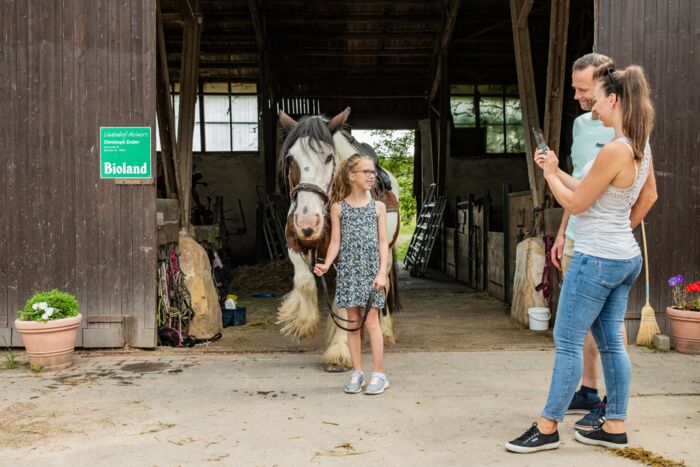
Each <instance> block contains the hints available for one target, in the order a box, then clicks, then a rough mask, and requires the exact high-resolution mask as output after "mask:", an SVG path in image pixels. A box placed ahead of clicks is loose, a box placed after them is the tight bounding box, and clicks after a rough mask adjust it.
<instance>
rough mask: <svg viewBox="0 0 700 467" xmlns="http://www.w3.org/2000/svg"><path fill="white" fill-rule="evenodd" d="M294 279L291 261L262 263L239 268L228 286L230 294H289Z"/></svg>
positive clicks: (234, 272)
mask: <svg viewBox="0 0 700 467" xmlns="http://www.w3.org/2000/svg"><path fill="white" fill-rule="evenodd" d="M293 278H294V266H293V265H292V263H291V261H288V260H278V261H263V262H260V263H258V264H255V265H252V266H240V267H238V268H236V269H235V270H234V271H233V280H232V281H231V285H230V286H229V290H230V291H231V292H232V293H235V294H240V293H242V292H248V293H256V292H278V293H279V292H283V293H286V292H289V290H290V289H291V286H290V284H291V283H292V280H293Z"/></svg>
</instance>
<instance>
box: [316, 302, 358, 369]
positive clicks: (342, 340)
mask: <svg viewBox="0 0 700 467" xmlns="http://www.w3.org/2000/svg"><path fill="white" fill-rule="evenodd" d="M333 312H334V313H335V314H336V315H338V316H340V317H341V318H347V317H348V315H347V312H346V311H345V308H336V306H335V303H333ZM326 327H327V329H326V336H327V337H326V351H325V352H323V357H322V360H323V366H324V369H325V370H326V371H330V372H335V371H345V370H347V369H348V368H352V360H351V358H350V348H349V347H348V334H347V331H344V330H342V329H340V328H339V327H338V326H336V325H335V323H334V322H333V320H332V319H330V317H329V318H328V319H327V320H326Z"/></svg>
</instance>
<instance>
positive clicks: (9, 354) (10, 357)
mask: <svg viewBox="0 0 700 467" xmlns="http://www.w3.org/2000/svg"><path fill="white" fill-rule="evenodd" d="M2 343H3V345H4V346H5V357H6V358H7V369H8V370H11V369H13V368H14V367H15V354H14V352H13V351H12V348H11V347H10V346H9V345H7V341H6V340H5V336H2Z"/></svg>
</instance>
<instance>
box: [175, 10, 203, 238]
mask: <svg viewBox="0 0 700 467" xmlns="http://www.w3.org/2000/svg"><path fill="white" fill-rule="evenodd" d="M183 3H184V4H186V5H189V2H187V1H184V2H183ZM183 13H184V14H185V26H184V28H183V31H182V62H181V65H180V113H179V120H178V128H177V135H178V138H177V140H178V144H177V149H178V166H179V174H178V178H179V183H178V186H179V188H180V193H179V197H180V226H181V228H182V229H183V230H184V231H188V230H189V226H190V204H191V200H192V142H193V136H194V113H195V110H196V109H195V103H196V100H197V83H198V76H199V42H200V39H201V36H202V27H201V26H202V18H201V16H199V15H194V18H195V19H194V20H192V19H191V18H190V17H189V16H188V14H187V11H183Z"/></svg>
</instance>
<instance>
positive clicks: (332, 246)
mask: <svg viewBox="0 0 700 467" xmlns="http://www.w3.org/2000/svg"><path fill="white" fill-rule="evenodd" d="M339 251H340V205H339V204H338V203H333V205H332V206H331V241H330V243H329V244H328V251H326V260H325V261H324V263H323V264H324V265H325V266H326V267H327V268H329V267H331V264H333V261H335V258H336V257H337V256H338V252H339Z"/></svg>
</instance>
